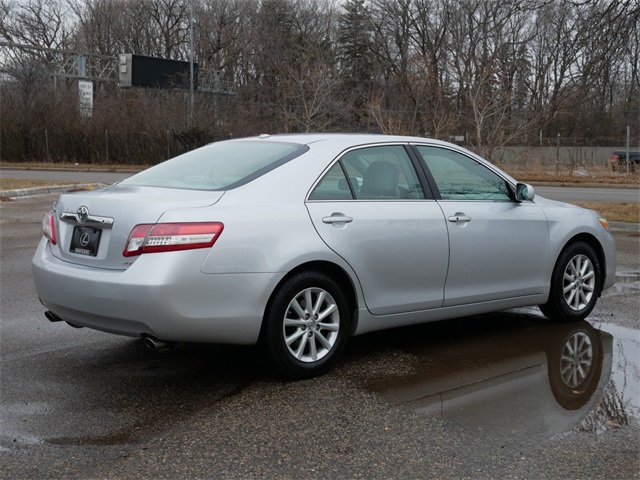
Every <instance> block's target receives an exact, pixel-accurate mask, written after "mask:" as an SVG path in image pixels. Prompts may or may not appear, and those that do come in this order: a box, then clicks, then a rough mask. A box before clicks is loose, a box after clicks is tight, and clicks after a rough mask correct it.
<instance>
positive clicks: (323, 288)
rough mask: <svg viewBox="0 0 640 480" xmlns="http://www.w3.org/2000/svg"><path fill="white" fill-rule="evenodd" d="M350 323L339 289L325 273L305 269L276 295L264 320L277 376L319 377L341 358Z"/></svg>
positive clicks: (268, 348) (268, 349)
mask: <svg viewBox="0 0 640 480" xmlns="http://www.w3.org/2000/svg"><path fill="white" fill-rule="evenodd" d="M309 304H310V305H309ZM350 324H351V319H350V317H349V308H348V302H347V300H346V298H345V296H344V294H343V293H342V291H341V289H340V286H339V285H338V284H337V283H336V282H335V281H334V280H332V279H331V278H330V277H328V276H327V275H325V274H324V273H321V272H319V271H315V270H310V271H305V272H301V273H298V274H296V275H294V276H293V277H291V278H290V279H288V280H287V281H286V282H285V283H284V284H283V285H282V286H281V287H280V288H279V289H278V290H277V292H276V293H275V295H274V297H273V300H272V301H271V303H270V306H269V308H268V310H267V313H266V316H265V337H264V342H265V344H266V348H267V351H268V353H269V356H270V357H271V360H272V361H273V364H274V366H275V368H276V370H277V371H278V373H280V374H281V375H283V376H285V377H289V378H310V377H315V376H317V375H322V374H323V373H325V372H326V371H328V370H329V369H330V368H331V367H332V366H333V365H334V364H335V362H336V360H337V359H338V357H339V356H340V355H341V354H342V352H343V350H344V348H345V346H346V343H347V337H348V335H349V332H350Z"/></svg>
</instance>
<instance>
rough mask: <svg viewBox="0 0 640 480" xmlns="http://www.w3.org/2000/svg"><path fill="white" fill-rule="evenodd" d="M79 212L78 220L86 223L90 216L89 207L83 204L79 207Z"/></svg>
mask: <svg viewBox="0 0 640 480" xmlns="http://www.w3.org/2000/svg"><path fill="white" fill-rule="evenodd" d="M77 213H78V221H79V222H80V223H84V222H86V221H87V217H88V216H89V209H88V208H87V207H85V206H84V205H82V206H81V207H80V208H78V212H77Z"/></svg>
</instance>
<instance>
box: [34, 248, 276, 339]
mask: <svg viewBox="0 0 640 480" xmlns="http://www.w3.org/2000/svg"><path fill="white" fill-rule="evenodd" d="M159 255H162V257H159ZM160 259H161V260H162V261H159V260H160ZM200 260H201V258H200V257H199V256H197V255H196V256H194V255H193V251H191V252H188V251H187V252H172V253H163V254H149V255H144V256H142V257H141V258H139V259H138V260H137V261H136V262H135V263H134V265H132V266H131V267H129V268H128V269H127V270H123V271H119V270H104V269H96V268H89V267H84V266H80V265H74V264H71V263H67V262H63V261H61V260H60V259H58V258H56V257H55V256H54V255H53V254H52V253H51V250H50V248H49V244H48V242H47V241H46V240H44V239H43V241H41V242H40V245H39V246H38V249H37V250H36V253H35V255H34V257H33V262H32V270H33V279H34V282H35V286H36V291H37V293H38V296H39V298H40V301H41V302H42V304H43V305H44V306H45V307H46V308H47V309H49V310H50V311H51V312H53V313H54V314H56V315H57V316H59V317H60V318H62V319H63V320H66V321H68V322H70V323H73V324H75V325H79V326H84V327H89V328H93V329H96V330H102V331H105V332H110V333H115V334H119V335H128V336H141V335H151V336H154V337H156V338H158V339H161V340H166V341H176V342H205V343H226V344H253V343H256V341H257V340H258V336H259V334H260V328H261V324H262V318H263V315H264V309H265V306H266V304H267V302H268V299H269V295H270V293H271V292H272V291H273V289H274V288H275V286H276V285H277V283H278V281H279V280H280V279H281V278H282V274H279V273H241V274H203V273H201V272H200V270H199V264H198V262H199V261H200Z"/></svg>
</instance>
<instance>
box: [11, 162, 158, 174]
mask: <svg viewBox="0 0 640 480" xmlns="http://www.w3.org/2000/svg"><path fill="white" fill-rule="evenodd" d="M150 166H151V165H116V164H93V163H64V162H61V163H47V162H16V163H13V162H0V168H6V169H7V170H10V169H16V168H17V169H20V170H72V171H74V172H115V171H118V172H139V171H141V170H144V169H145V168H148V167H150Z"/></svg>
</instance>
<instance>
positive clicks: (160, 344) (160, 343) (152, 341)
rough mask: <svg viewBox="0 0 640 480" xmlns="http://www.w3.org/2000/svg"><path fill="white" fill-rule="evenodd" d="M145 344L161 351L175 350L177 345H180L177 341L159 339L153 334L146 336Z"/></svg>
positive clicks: (156, 350) (151, 348)
mask: <svg viewBox="0 0 640 480" xmlns="http://www.w3.org/2000/svg"><path fill="white" fill-rule="evenodd" d="M144 344H145V345H146V346H147V348H149V349H150V350H153V351H155V352H160V353H167V352H171V351H173V350H175V348H176V346H177V345H178V344H177V343H176V342H165V341H164V340H158V339H157V338H155V337H152V336H151V335H147V336H146V337H144Z"/></svg>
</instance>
